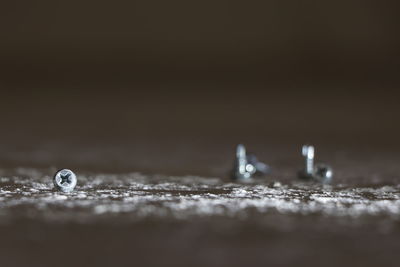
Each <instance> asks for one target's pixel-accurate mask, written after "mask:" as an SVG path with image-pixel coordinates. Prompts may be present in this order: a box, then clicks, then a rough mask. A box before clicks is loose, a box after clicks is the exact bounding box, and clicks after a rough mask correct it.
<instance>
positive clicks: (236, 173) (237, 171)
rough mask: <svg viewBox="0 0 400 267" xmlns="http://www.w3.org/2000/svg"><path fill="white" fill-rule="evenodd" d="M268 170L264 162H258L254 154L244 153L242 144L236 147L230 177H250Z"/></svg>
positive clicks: (263, 173)
mask: <svg viewBox="0 0 400 267" xmlns="http://www.w3.org/2000/svg"><path fill="white" fill-rule="evenodd" d="M269 171H270V167H269V166H268V165H266V164H265V163H262V162H259V161H258V159H257V158H256V156H254V155H252V154H249V155H247V154H246V148H245V147H244V145H238V146H237V147H236V159H235V163H234V166H233V171H232V178H234V179H239V180H243V179H250V178H252V177H255V176H262V175H265V174H267V173H268V172H269Z"/></svg>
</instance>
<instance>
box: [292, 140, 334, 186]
mask: <svg viewBox="0 0 400 267" xmlns="http://www.w3.org/2000/svg"><path fill="white" fill-rule="evenodd" d="M314 151H315V150H314V147H313V146H310V145H304V146H303V148H302V154H303V156H304V158H305V168H304V170H302V171H300V173H299V177H300V178H303V179H313V180H317V181H320V182H323V183H328V182H330V181H331V179H332V177H333V170H332V168H331V167H330V166H328V165H326V164H321V163H319V164H315V165H314Z"/></svg>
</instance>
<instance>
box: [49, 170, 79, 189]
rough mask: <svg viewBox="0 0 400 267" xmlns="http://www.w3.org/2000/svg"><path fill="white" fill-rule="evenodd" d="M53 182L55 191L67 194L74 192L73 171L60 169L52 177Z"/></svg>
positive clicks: (74, 176) (75, 180)
mask: <svg viewBox="0 0 400 267" xmlns="http://www.w3.org/2000/svg"><path fill="white" fill-rule="evenodd" d="M53 182H54V186H55V188H56V189H58V190H60V191H62V192H65V193H68V192H72V191H73V190H74V188H75V186H76V182H77V179H76V175H75V173H74V172H73V171H71V170H68V169H62V170H59V171H58V172H57V173H56V174H55V175H54V179H53Z"/></svg>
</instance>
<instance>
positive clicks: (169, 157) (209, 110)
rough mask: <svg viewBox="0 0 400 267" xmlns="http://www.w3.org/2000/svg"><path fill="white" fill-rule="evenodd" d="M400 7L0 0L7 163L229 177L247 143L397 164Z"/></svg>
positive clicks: (264, 149) (269, 155) (268, 151)
mask: <svg viewBox="0 0 400 267" xmlns="http://www.w3.org/2000/svg"><path fill="white" fill-rule="evenodd" d="M395 3H396V2H395V1H393V2H389V1H343V2H341V1H221V0H213V1H158V0H153V1H113V2H110V1H3V2H2V3H1V4H0V5H1V6H0V10H1V11H0V39H1V42H0V68H1V73H0V87H1V97H0V99H1V105H0V119H1V121H2V129H1V136H2V138H1V140H0V143H1V147H2V151H3V152H2V153H1V159H2V162H3V165H4V166H9V165H10V166H19V165H24V166H40V167H47V166H57V167H58V166H65V165H68V166H70V167H79V168H86V169H89V170H94V171H97V170H112V171H116V170H121V171H122V170H123V171H144V172H151V173H157V172H162V173H167V174H169V173H170V174H187V173H190V174H203V175H223V174H225V172H226V171H227V169H228V168H229V166H230V162H231V158H232V150H233V147H234V146H235V145H236V144H237V143H238V142H244V143H245V144H247V145H248V146H249V147H250V149H251V150H253V151H255V152H257V153H258V154H259V155H260V157H261V158H264V159H265V160H269V161H270V162H271V161H273V160H275V159H276V158H277V157H278V160H276V161H278V162H275V163H276V164H279V162H281V161H285V160H286V159H285V158H288V159H291V158H295V156H297V155H298V151H299V147H300V145H301V144H303V143H304V142H311V143H313V144H316V145H317V146H318V148H317V149H319V150H318V151H320V153H322V156H323V157H324V159H326V160H329V158H332V156H333V155H332V154H331V153H327V152H325V155H324V154H323V153H324V151H335V149H336V150H340V151H350V150H352V151H358V152H357V153H359V152H362V153H363V155H373V156H379V153H380V152H382V151H386V153H395V154H394V156H395V158H396V157H398V154H396V151H397V150H398V148H399V145H400V142H399V138H398V136H399V133H400V128H399V127H398V114H399V105H398V93H397V89H398V85H399V83H398V70H399V68H398V63H399V53H398V47H399V41H400V38H399V34H398V29H399V25H400V24H399V23H400V19H399V16H398V14H397V13H398V12H397V10H398V9H397V5H396V4H395ZM279 151H281V152H280V153H281V154H275V153H279ZM282 151H283V152H282ZM276 155H278V156H276ZM291 155H292V156H291ZM389 156H393V154H390V155H389ZM272 163H274V162H272Z"/></svg>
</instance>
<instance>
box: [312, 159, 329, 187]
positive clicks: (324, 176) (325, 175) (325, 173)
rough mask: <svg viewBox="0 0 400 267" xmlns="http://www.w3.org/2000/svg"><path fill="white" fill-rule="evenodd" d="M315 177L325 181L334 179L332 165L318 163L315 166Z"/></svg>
mask: <svg viewBox="0 0 400 267" xmlns="http://www.w3.org/2000/svg"><path fill="white" fill-rule="evenodd" d="M313 176H314V178H315V179H317V180H319V181H321V182H323V183H328V182H330V181H331V180H332V177H333V170H332V168H331V167H330V166H328V165H326V164H318V165H316V166H315V170H314V175H313Z"/></svg>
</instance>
